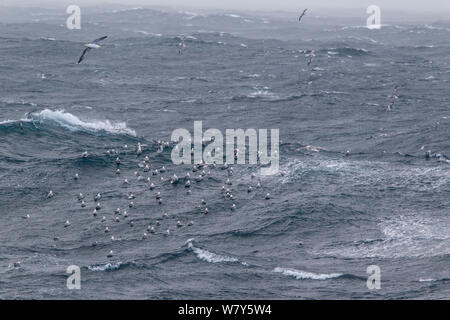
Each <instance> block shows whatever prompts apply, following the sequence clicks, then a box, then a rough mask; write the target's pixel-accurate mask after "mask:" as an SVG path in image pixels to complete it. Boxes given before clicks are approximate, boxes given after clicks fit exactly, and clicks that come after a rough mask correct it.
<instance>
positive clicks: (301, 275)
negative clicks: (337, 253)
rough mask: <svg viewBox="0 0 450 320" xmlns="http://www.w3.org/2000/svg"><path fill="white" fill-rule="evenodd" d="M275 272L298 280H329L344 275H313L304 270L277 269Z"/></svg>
mask: <svg viewBox="0 0 450 320" xmlns="http://www.w3.org/2000/svg"><path fill="white" fill-rule="evenodd" d="M273 271H274V272H277V273H281V274H283V275H285V276H290V277H294V278H295V279H297V280H328V279H333V278H338V277H340V276H342V273H329V274H327V273H313V272H307V271H303V270H296V269H289V268H281V267H276V268H275V269H273Z"/></svg>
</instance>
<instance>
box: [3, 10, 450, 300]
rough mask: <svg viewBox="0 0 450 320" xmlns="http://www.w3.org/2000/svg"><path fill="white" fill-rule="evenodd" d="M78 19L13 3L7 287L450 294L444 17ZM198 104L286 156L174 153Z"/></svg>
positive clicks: (7, 65) (200, 114) (449, 97)
mask: <svg viewBox="0 0 450 320" xmlns="http://www.w3.org/2000/svg"><path fill="white" fill-rule="evenodd" d="M67 17H68V14H66V12H65V8H60V9H12V8H1V9H0V108H1V109H0V110H1V115H0V242H1V244H0V298H2V299H18V298H20V299H21V298H24V299H448V298H450V268H449V265H450V215H449V205H450V203H449V196H450V160H449V156H450V142H449V137H450V129H449V125H450V109H449V103H450V91H449V89H450V86H449V84H450V43H449V41H448V40H449V36H450V23H448V22H447V23H446V22H442V21H427V22H420V21H419V22H414V21H405V20H403V21H402V22H398V23H394V22H393V23H387V22H386V23H385V24H383V25H382V28H381V29H380V30H369V29H367V28H366V26H365V23H366V18H367V16H366V15H365V12H361V17H355V18H351V19H350V18H345V19H344V18H336V17H335V18H333V17H332V16H329V17H328V16H319V15H317V14H315V13H314V12H309V13H308V14H307V15H306V16H305V17H303V19H302V21H301V22H300V23H299V22H298V16H297V13H292V14H289V13H273V14H271V13H257V12H256V13H245V12H244V13H242V12H232V11H223V12H222V11H221V12H215V13H211V12H203V11H199V12H188V11H178V10H175V9H144V8H133V9H127V8H108V7H102V8H82V16H81V18H82V24H81V30H69V29H68V28H67V27H66V19H67ZM104 35H107V36H108V38H107V39H106V40H104V41H102V47H101V48H100V49H97V50H91V51H90V52H89V53H88V54H87V56H86V59H85V60H84V61H83V62H82V63H81V64H77V63H76V62H77V60H78V58H79V57H80V55H81V53H82V51H83V45H84V44H85V43H88V42H91V41H92V40H94V39H96V38H99V37H101V36H104ZM182 38H184V44H185V47H184V48H183V50H182V54H179V52H178V47H179V43H180V41H181V39H182ZM312 50H314V57H313V59H312V62H311V64H310V65H309V66H308V65H307V62H308V57H309V55H310V54H311V51H312ZM395 87H398V94H397V96H398V98H397V99H396V100H395V104H394V108H393V110H392V111H386V108H387V105H388V104H389V100H388V96H390V95H391V94H392V92H393V90H394V88H395ZM196 120H202V121H203V128H204V130H206V129H208V128H217V129H219V130H221V131H222V132H225V130H226V129H237V128H242V129H248V128H254V129H279V130H280V150H279V155H280V173H278V174H275V175H271V176H263V175H261V174H260V166H259V165H250V164H245V165H242V164H235V165H230V167H233V173H232V175H230V172H229V171H230V170H227V169H225V168H222V167H221V166H216V167H212V166H207V167H204V168H201V169H199V170H198V171H197V172H192V167H193V164H190V165H174V164H173V163H172V160H171V149H172V145H171V144H170V145H165V142H166V141H170V138H171V134H172V132H173V130H175V129H178V128H186V129H187V130H189V131H190V132H191V134H192V133H193V124H194V121H196ZM157 141H163V143H162V151H161V147H159V145H158V143H157ZM138 143H140V145H141V146H142V154H141V155H139V156H138V155H137V154H136V146H137V145H138ZM347 150H348V151H349V154H347V155H346V152H347ZM428 150H430V153H429V156H428V157H426V156H425V154H426V152H427V151H428ZM85 151H87V152H88V156H87V158H83V157H82V154H83V152H85ZM107 151H109V155H108V154H107ZM117 156H119V157H120V160H121V163H120V165H117V164H116V162H115V160H116V157H117ZM146 156H147V157H148V161H147V162H146V164H148V165H149V169H148V170H147V169H146V168H145V165H144V164H143V163H142V161H144V160H145V157H146ZM163 166H164V168H165V169H166V170H164V169H163V170H162V171H163V172H161V168H162V167H163ZM117 168H120V174H117V173H116V169H117ZM228 169H230V168H228ZM155 170H158V172H156V171H155ZM203 171H204V172H203ZM188 172H189V173H190V178H186V174H187V173H188ZM75 174H78V175H79V179H78V180H76V179H74V176H75ZM174 174H176V175H177V176H178V177H179V179H180V181H179V183H178V184H171V183H170V179H171V177H172V176H173V175H174ZM199 174H201V175H202V176H203V178H202V181H200V182H196V181H195V180H194V177H197V176H198V175H199ZM147 178H150V182H148V180H147ZM125 179H127V181H128V183H125ZM188 179H190V180H191V187H190V188H189V189H190V190H191V193H190V194H188V193H187V191H186V189H188V188H185V186H184V184H185V182H186V181H187V180H188ZM227 179H230V182H231V183H232V184H231V185H227V184H225V181H226V180H227ZM151 183H153V184H154V186H155V187H154V189H153V190H150V185H151ZM258 183H259V184H260V188H257V185H258ZM222 186H225V188H228V189H230V192H231V194H232V195H233V200H230V199H228V198H226V197H225V193H224V191H223V190H222ZM249 186H252V187H253V191H252V192H250V193H249V192H247V189H248V187H249ZM50 190H51V191H52V192H53V194H54V196H53V197H50V198H48V197H47V195H48V193H49V192H50ZM157 192H160V194H161V199H162V203H161V204H159V203H158V201H157V200H156V198H155V194H156V193H157ZM80 193H82V194H83V197H84V199H81V200H80V199H79V194H80ZM97 193H101V199H100V200H99V201H98V202H99V203H100V204H101V209H99V210H98V213H97V216H94V215H93V211H94V208H95V206H96V202H95V201H94V196H95V195H96V194H97ZM267 193H270V199H268V200H266V199H265V195H266V194H267ZM202 199H204V200H205V201H206V204H202V202H201V201H202ZM82 201H84V203H85V207H82V205H81V204H82ZM131 201H132V202H133V206H132V207H130V202H131ZM233 203H234V204H235V205H236V210H231V206H232V204H233ZM205 207H207V208H208V214H205V213H204V208H205ZM117 208H120V213H116V212H115V210H116V209H117ZM124 211H127V215H128V216H127V217H126V216H125V215H124ZM27 215H29V216H27ZM102 217H105V219H104V221H102ZM116 217H117V218H118V219H117V220H116ZM67 220H68V221H69V222H70V226H66V227H65V223H66V221H67ZM130 221H132V226H131V224H130ZM178 221H180V224H181V226H177V222H178ZM106 227H107V228H108V230H109V232H108V233H105V229H106ZM152 227H153V229H152ZM147 230H149V231H147ZM153 230H154V232H153V233H152V231H153ZM167 230H169V232H170V234H169V235H168V234H167ZM144 232H146V233H147V238H145V239H143V234H144ZM112 237H114V238H113V239H114V240H113V239H112ZM111 250H113V255H112V257H107V256H108V254H109V253H110V251H111ZM70 265H76V266H79V267H80V270H81V289H80V290H69V289H68V288H67V286H66V281H67V278H68V276H69V274H68V273H66V271H67V268H68V267H69V266H70ZM371 265H376V266H378V267H379V268H380V272H381V273H380V277H381V278H380V279H381V289H379V290H376V289H375V290H370V289H368V287H367V283H366V282H367V278H368V277H369V274H368V273H367V267H368V266H371Z"/></svg>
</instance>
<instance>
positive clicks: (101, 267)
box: [87, 261, 122, 271]
mask: <svg viewBox="0 0 450 320" xmlns="http://www.w3.org/2000/svg"><path fill="white" fill-rule="evenodd" d="M121 265H122V262H121V261H118V262H113V263H107V264H101V265H93V266H88V267H87V268H88V269H89V270H91V271H112V270H117V269H119V268H120V266H121Z"/></svg>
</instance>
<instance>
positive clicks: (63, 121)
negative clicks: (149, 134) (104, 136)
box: [27, 109, 136, 137]
mask: <svg viewBox="0 0 450 320" xmlns="http://www.w3.org/2000/svg"><path fill="white" fill-rule="evenodd" d="M27 118H28V119H27V120H30V119H31V120H33V121H39V122H42V123H46V122H47V123H55V124H57V125H59V126H61V127H64V128H66V129H69V130H72V131H89V132H101V131H104V132H108V133H112V134H127V135H131V136H133V137H135V136H136V132H135V131H134V130H133V129H130V128H128V127H127V125H126V123H125V122H111V121H109V120H92V121H83V120H81V119H80V118H78V117H77V116H75V115H73V114H71V113H69V112H65V111H64V110H55V111H54V110H50V109H44V110H42V111H39V112H33V113H30V114H27Z"/></svg>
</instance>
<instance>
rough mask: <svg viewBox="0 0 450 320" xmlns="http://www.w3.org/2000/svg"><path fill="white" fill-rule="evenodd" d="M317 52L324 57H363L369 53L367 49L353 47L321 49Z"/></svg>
mask: <svg viewBox="0 0 450 320" xmlns="http://www.w3.org/2000/svg"><path fill="white" fill-rule="evenodd" d="M319 52H320V53H323V54H326V55H336V56H365V55H368V54H370V51H369V50H367V49H364V48H353V47H339V48H326V49H321V50H320V51H319Z"/></svg>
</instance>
